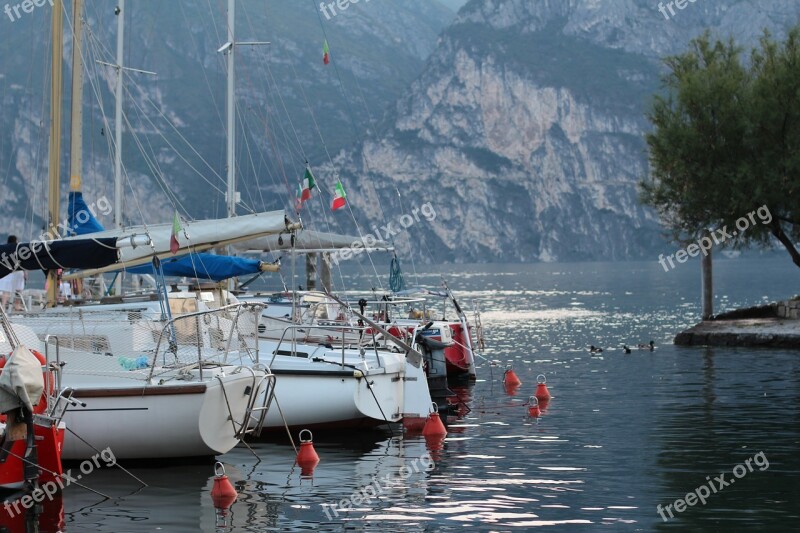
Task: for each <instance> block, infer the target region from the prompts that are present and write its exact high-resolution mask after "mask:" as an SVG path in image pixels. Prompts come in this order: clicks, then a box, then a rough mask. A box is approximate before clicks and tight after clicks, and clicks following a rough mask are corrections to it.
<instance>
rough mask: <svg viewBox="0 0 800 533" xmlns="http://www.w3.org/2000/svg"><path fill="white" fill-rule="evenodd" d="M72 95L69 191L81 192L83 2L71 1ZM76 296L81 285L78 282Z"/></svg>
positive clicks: (81, 287)
mask: <svg viewBox="0 0 800 533" xmlns="http://www.w3.org/2000/svg"><path fill="white" fill-rule="evenodd" d="M72 18H73V22H72V94H71V98H72V100H71V102H70V104H71V105H70V122H71V124H70V133H69V189H70V191H76V192H77V191H80V190H81V169H82V167H83V0H73V1H72ZM77 289H78V291H77V292H78V294H80V293H81V292H82V291H83V283H82V282H78V286H77Z"/></svg>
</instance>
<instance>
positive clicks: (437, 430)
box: [422, 402, 447, 437]
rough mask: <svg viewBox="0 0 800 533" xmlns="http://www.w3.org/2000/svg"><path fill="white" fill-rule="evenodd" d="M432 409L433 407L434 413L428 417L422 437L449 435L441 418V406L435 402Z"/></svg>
mask: <svg viewBox="0 0 800 533" xmlns="http://www.w3.org/2000/svg"><path fill="white" fill-rule="evenodd" d="M431 407H433V412H432V413H431V414H430V415H429V416H428V420H426V421H425V427H424V428H422V435H423V436H425V437H432V436H435V435H447V429H445V427H444V424H443V423H442V419H441V418H440V417H439V406H438V405H436V403H435V402H434V403H432V404H431Z"/></svg>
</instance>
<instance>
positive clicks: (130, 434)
mask: <svg viewBox="0 0 800 533" xmlns="http://www.w3.org/2000/svg"><path fill="white" fill-rule="evenodd" d="M65 381H66V380H65ZM65 385H69V386H71V387H72V388H73V389H74V390H75V394H74V398H76V399H77V400H80V401H81V402H83V403H85V404H86V407H74V408H73V407H71V408H70V409H69V410H68V411H67V412H66V414H65V415H64V421H65V422H66V424H67V428H69V434H68V435H67V437H66V439H65V441H64V450H63V455H62V457H63V459H65V460H84V459H87V458H90V457H92V456H94V455H96V454H97V453H98V451H99V450H103V449H105V448H109V449H110V450H111V452H112V453H113V454H114V457H116V458H117V459H145V458H148V459H161V458H171V457H204V456H213V455H217V454H224V453H227V452H228V451H230V450H231V449H232V448H233V447H234V446H236V444H238V442H239V438H238V436H237V429H238V428H236V427H235V426H234V423H232V420H231V418H232V419H233V420H238V421H242V420H244V417H245V416H246V410H247V397H248V387H252V386H253V378H252V375H251V374H249V373H241V374H239V375H227V376H224V377H221V378H219V379H218V378H214V379H212V380H209V381H203V382H187V383H175V384H170V385H148V386H141V385H139V386H127V387H121V386H113V385H111V386H90V385H85V384H84V385H81V384H77V383H74V384H70V383H66V382H65ZM228 405H230V412H229V409H228Z"/></svg>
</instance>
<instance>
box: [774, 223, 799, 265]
mask: <svg viewBox="0 0 800 533" xmlns="http://www.w3.org/2000/svg"><path fill="white" fill-rule="evenodd" d="M770 229H771V230H772V234H773V235H774V236H775V238H776V239H778V240H779V241H781V244H782V245H783V246H784V248H786V250H787V251H788V252H789V255H790V256H791V257H792V262H793V263H794V264H795V265H797V266H798V267H800V252H798V251H797V248H795V247H794V243H793V242H792V239H790V238H789V236H788V235H786V233H785V232H784V231H783V228H782V227H781V223H780V222H778V221H777V220H773V221H772V224H770Z"/></svg>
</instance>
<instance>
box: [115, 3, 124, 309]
mask: <svg viewBox="0 0 800 533" xmlns="http://www.w3.org/2000/svg"><path fill="white" fill-rule="evenodd" d="M117 9H118V11H116V13H117V87H116V102H115V104H116V105H115V108H114V146H115V148H116V149H115V150H114V227H115V228H117V229H122V74H123V72H122V68H123V67H122V52H123V44H124V42H125V41H124V36H125V0H118V6H117ZM117 294H119V293H117Z"/></svg>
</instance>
